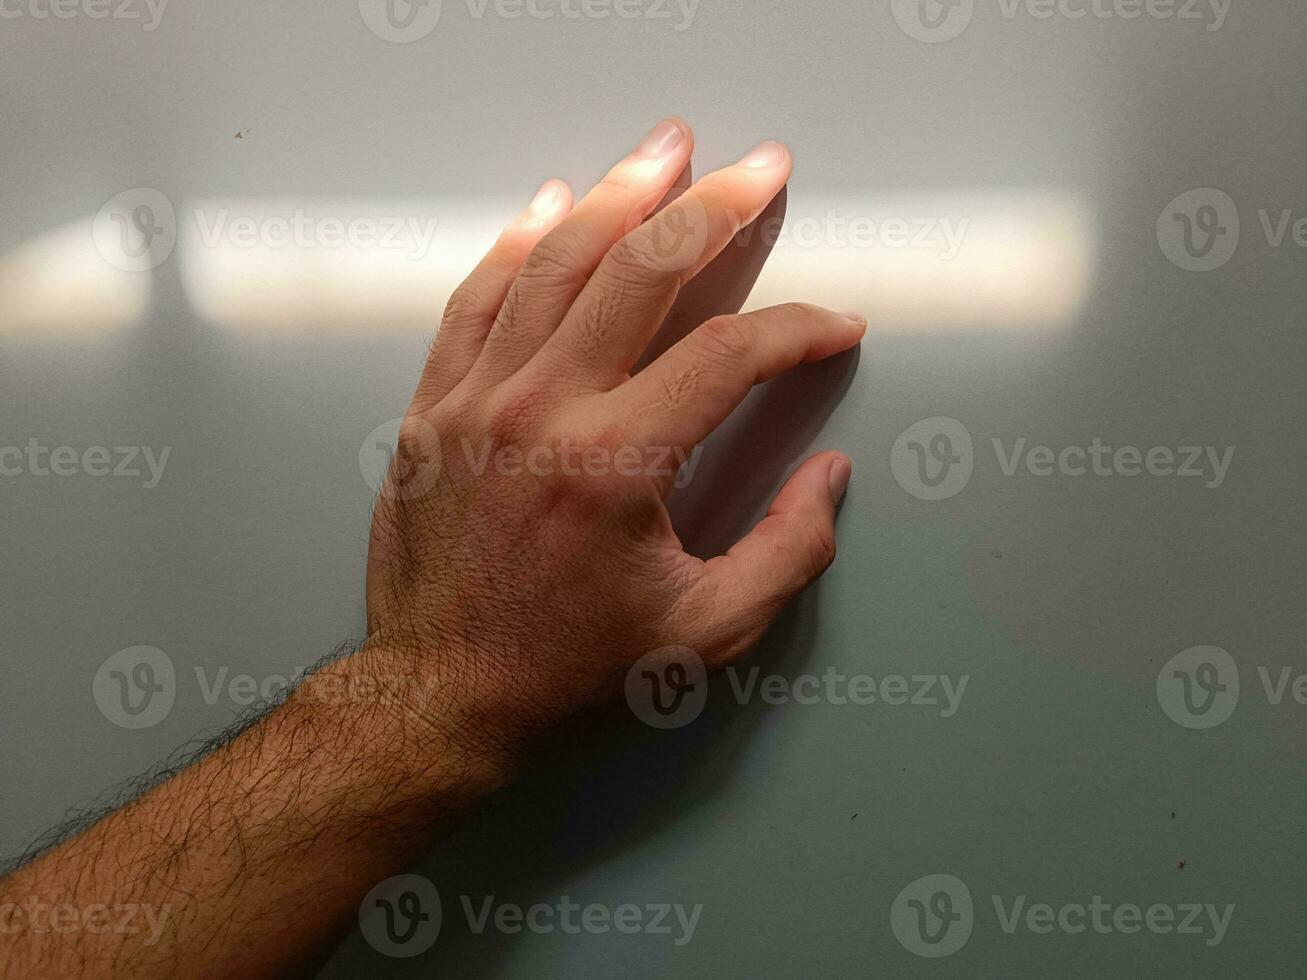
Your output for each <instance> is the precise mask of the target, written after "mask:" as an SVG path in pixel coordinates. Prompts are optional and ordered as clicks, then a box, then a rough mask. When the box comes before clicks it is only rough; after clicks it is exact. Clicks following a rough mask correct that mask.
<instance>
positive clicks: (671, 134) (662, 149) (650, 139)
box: [635, 119, 685, 158]
mask: <svg viewBox="0 0 1307 980" xmlns="http://www.w3.org/2000/svg"><path fill="white" fill-rule="evenodd" d="M684 136H685V133H684V132H683V131H682V130H681V127H680V125H679V124H678V123H677V122H676V121H675V120H673V119H664V120H663V121H662V122H660V123H659V124H658V125H657V126H655V127H654V128H653V129H651V130H649V135H648V136H646V137H645V138H644V139H643V140H641V141H640V145H639V146H637V147H636V148H635V152H636V154H637V155H639V156H642V157H649V158H654V157H665V156H667V154H669V153H671V152H672V150H674V149H676V147H677V146H678V145H679V144H680V142H681V139H682V138H683V137H684Z"/></svg>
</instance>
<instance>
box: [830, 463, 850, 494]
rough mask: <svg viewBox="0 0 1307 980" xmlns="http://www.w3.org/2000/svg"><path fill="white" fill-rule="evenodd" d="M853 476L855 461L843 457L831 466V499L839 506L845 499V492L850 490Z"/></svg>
mask: <svg viewBox="0 0 1307 980" xmlns="http://www.w3.org/2000/svg"><path fill="white" fill-rule="evenodd" d="M851 476H853V461H852V460H850V459H849V458H848V457H847V456H841V457H839V458H838V459H836V460H835V462H833V463H831V464H830V499H831V502H832V503H836V504H838V503H839V502H840V501H841V500H843V499H844V491H845V490H847V489H848V488H849V478H850V477H851Z"/></svg>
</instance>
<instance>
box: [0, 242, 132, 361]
mask: <svg viewBox="0 0 1307 980" xmlns="http://www.w3.org/2000/svg"><path fill="white" fill-rule="evenodd" d="M91 229H92V223H91V221H90V220H89V219H87V220H86V221H80V222H74V223H73V224H70V225H66V226H65V227H63V228H60V229H58V230H56V231H52V232H49V233H47V234H45V235H42V236H40V237H39V238H35V239H33V240H31V241H28V242H24V243H23V244H21V245H19V246H18V247H16V248H14V249H12V250H11V251H9V252H6V253H5V254H4V255H0V335H4V336H15V335H18V336H21V335H24V334H27V335H41V334H45V335H58V336H61V337H64V336H75V335H80V334H86V333H93V332H97V331H100V330H106V329H112V328H116V327H124V326H128V325H130V324H132V323H136V322H138V321H140V319H141V318H142V317H143V316H144V315H145V313H146V312H147V311H148V309H149V307H150V301H151V294H152V292H153V288H154V284H153V280H152V278H151V274H150V273H149V272H131V271H126V270H124V269H119V268H116V267H114V266H113V265H110V264H109V263H108V262H106V261H105V260H104V258H103V257H102V256H101V255H100V253H99V251H98V250H97V249H96V247H95V241H94V238H93V236H92V233H91Z"/></svg>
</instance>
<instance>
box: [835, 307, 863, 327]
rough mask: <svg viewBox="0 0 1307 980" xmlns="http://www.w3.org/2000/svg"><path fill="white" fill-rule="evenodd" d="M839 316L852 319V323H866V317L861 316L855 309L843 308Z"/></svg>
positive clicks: (861, 324)
mask: <svg viewBox="0 0 1307 980" xmlns="http://www.w3.org/2000/svg"><path fill="white" fill-rule="evenodd" d="M840 316H842V317H844V319H846V320H852V321H853V322H854V323H856V324H858V325H860V326H863V327H865V326H866V325H867V318H866V317H865V316H863V315H862V314H861V313H859V312H858V311H857V310H845V311H844V312H843V313H841V314H840Z"/></svg>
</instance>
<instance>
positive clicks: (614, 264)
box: [604, 226, 662, 291]
mask: <svg viewBox="0 0 1307 980" xmlns="http://www.w3.org/2000/svg"><path fill="white" fill-rule="evenodd" d="M650 249H651V245H650V240H649V231H648V229H647V227H646V226H641V227H639V228H637V229H635V230H634V231H631V232H628V233H627V234H625V235H623V236H622V237H621V238H620V239H618V240H617V243H616V244H615V245H613V247H612V248H611V249H609V250H608V256H607V258H606V259H605V261H604V274H605V275H606V277H607V278H608V280H609V281H611V282H616V283H620V284H622V285H623V286H626V287H628V288H630V289H636V290H644V291H647V290H649V289H650V287H655V286H657V285H658V283H659V282H660V280H661V279H662V277H661V276H659V275H658V274H657V272H656V270H655V269H654V268H653V267H652V265H651V263H650V261H649V255H650V254H651V253H650Z"/></svg>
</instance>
